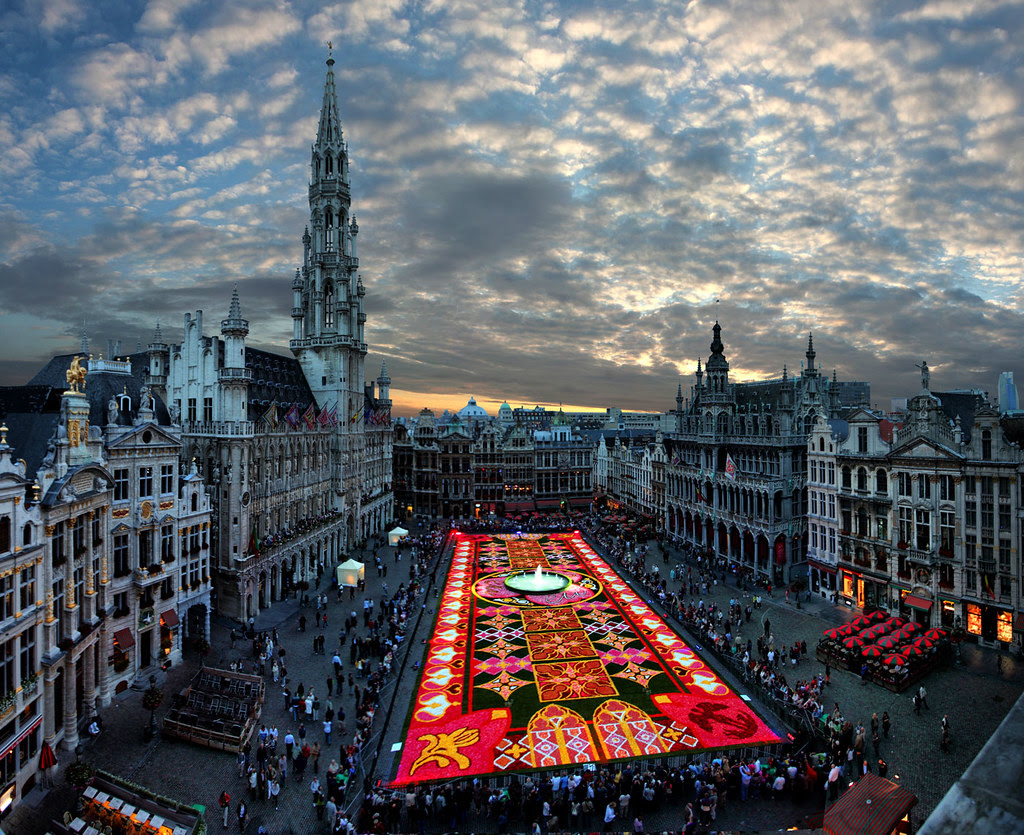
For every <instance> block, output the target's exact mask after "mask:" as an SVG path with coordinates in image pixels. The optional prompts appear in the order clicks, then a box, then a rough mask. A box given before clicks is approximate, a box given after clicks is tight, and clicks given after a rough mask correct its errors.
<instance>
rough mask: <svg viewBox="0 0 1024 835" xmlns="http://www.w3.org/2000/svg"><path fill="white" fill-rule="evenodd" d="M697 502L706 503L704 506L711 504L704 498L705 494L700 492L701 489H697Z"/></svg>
mask: <svg viewBox="0 0 1024 835" xmlns="http://www.w3.org/2000/svg"><path fill="white" fill-rule="evenodd" d="M697 501H700V502H704V504H710V502H709V501H708V500H707V499H705V498H704V494H703V493H701V492H700V488H699V487H698V488H697Z"/></svg>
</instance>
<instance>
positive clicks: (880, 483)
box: [875, 470, 889, 493]
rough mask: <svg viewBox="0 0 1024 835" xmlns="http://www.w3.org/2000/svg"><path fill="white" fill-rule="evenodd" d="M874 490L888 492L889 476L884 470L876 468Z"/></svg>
mask: <svg viewBox="0 0 1024 835" xmlns="http://www.w3.org/2000/svg"><path fill="white" fill-rule="evenodd" d="M875 492H876V493H888V492H889V478H888V477H887V476H886V474H885V470H877V471H876V472H875Z"/></svg>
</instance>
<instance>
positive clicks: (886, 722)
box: [882, 710, 892, 739]
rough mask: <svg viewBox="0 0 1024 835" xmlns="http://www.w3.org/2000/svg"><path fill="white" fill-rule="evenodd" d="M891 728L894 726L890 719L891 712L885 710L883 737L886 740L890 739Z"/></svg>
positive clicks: (883, 714) (883, 713)
mask: <svg viewBox="0 0 1024 835" xmlns="http://www.w3.org/2000/svg"><path fill="white" fill-rule="evenodd" d="M891 726H892V722H891V721H890V719H889V711H887V710H883V711H882V735H883V736H884V737H885V738H886V739H888V738H889V728H890V727H891Z"/></svg>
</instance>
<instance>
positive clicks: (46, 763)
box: [39, 742, 57, 771]
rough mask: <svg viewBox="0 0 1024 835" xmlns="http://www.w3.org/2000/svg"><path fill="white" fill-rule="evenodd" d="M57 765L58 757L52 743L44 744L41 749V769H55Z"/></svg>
mask: <svg viewBox="0 0 1024 835" xmlns="http://www.w3.org/2000/svg"><path fill="white" fill-rule="evenodd" d="M56 764H57V757H56V756H55V755H54V753H53V749H52V748H51V747H50V743H49V742H43V747H42V748H40V749H39V767H40V768H41V769H42V770H43V771H46V769H48V768H53V767H54V766H55V765H56Z"/></svg>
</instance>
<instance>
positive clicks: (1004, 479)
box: [999, 475, 1010, 500]
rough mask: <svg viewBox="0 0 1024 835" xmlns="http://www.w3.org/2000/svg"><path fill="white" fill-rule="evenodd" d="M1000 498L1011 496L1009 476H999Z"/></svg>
mask: <svg viewBox="0 0 1024 835" xmlns="http://www.w3.org/2000/svg"><path fill="white" fill-rule="evenodd" d="M999 498H1001V499H1007V500H1008V499H1009V498H1010V479H1009V477H1008V476H1005V475H1003V476H999Z"/></svg>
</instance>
